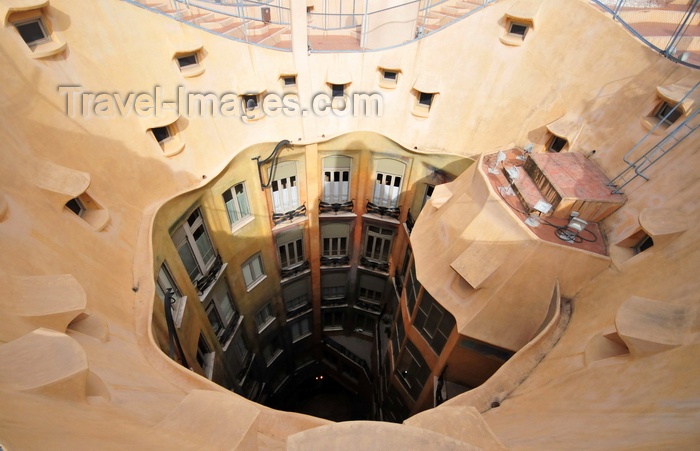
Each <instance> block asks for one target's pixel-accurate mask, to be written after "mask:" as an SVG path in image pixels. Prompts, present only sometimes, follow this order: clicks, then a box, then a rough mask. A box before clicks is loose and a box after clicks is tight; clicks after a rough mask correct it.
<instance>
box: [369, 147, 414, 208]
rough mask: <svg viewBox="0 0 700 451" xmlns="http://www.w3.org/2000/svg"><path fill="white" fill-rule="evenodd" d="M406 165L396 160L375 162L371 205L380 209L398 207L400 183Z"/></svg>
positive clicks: (385, 159) (386, 159)
mask: <svg viewBox="0 0 700 451" xmlns="http://www.w3.org/2000/svg"><path fill="white" fill-rule="evenodd" d="M405 170H406V164H405V163H402V162H400V161H398V160H392V159H389V158H381V159H378V160H377V161H376V171H375V172H376V175H375V184H374V192H373V194H372V203H374V204H376V205H378V206H380V207H389V208H396V207H398V206H399V195H400V194H401V183H402V180H403V176H404V172H405Z"/></svg>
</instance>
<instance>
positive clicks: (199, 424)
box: [156, 390, 259, 449]
mask: <svg viewBox="0 0 700 451" xmlns="http://www.w3.org/2000/svg"><path fill="white" fill-rule="evenodd" d="M258 414H259V410H258V409H256V408H255V407H253V406H252V405H251V404H250V403H249V402H247V401H244V400H241V399H239V398H236V397H234V396H222V395H221V393H217V392H215V391H207V390H192V391H191V392H190V393H189V394H188V395H187V397H185V399H184V400H183V401H182V402H181V403H180V404H179V405H178V406H177V407H176V408H175V410H173V411H172V412H171V413H170V414H169V415H168V416H167V417H166V418H165V419H164V420H163V421H161V422H160V423H158V425H157V426H156V429H159V430H164V431H167V432H168V434H171V435H179V434H181V435H182V436H183V438H185V439H188V440H192V438H193V437H201V443H206V444H207V447H213V448H222V449H223V448H227V449H255V448H256V440H257V422H258Z"/></svg>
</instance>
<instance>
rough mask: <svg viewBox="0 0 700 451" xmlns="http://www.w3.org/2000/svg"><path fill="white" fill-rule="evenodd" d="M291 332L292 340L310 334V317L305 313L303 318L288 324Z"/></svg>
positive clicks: (297, 339)
mask: <svg viewBox="0 0 700 451" xmlns="http://www.w3.org/2000/svg"><path fill="white" fill-rule="evenodd" d="M289 330H290V331H291V333H292V342H296V341H299V340H301V339H302V338H306V337H308V336H309V335H311V318H310V317H309V316H308V315H306V316H305V317H304V318H302V319H300V320H298V321H294V322H293V323H290V324H289Z"/></svg>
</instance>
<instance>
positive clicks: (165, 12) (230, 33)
mask: <svg viewBox="0 0 700 451" xmlns="http://www.w3.org/2000/svg"><path fill="white" fill-rule="evenodd" d="M123 1H125V2H127V3H131V4H132V5H135V6H138V7H140V8H143V9H146V10H149V11H151V12H153V13H156V14H160V15H162V16H167V17H170V18H172V19H175V20H177V21H178V22H182V23H185V24H187V25H190V26H192V27H195V28H199V29H200V30H204V31H206V32H208V33H212V34H216V35H218V36H221V37H223V38H226V39H230V40H232V41H238V42H245V43H247V44H253V45H256V46H259V47H264V48H269V49H275V50H280V51H286V52H290V51H291V48H286V47H279V46H276V44H277V43H278V42H277V41H275V39H277V37H280V39H281V35H282V33H284V32H285V31H289V29H290V27H291V23H290V19H291V14H290V11H289V8H288V7H284V6H281V5H274V4H273V3H272V2H270V3H265V2H257V1H254V0H237V1H235V2H229V1H224V0H222V2H217V1H213V0H162V1H158V0H123ZM278 1H282V0H278ZM263 7H265V8H270V17H269V20H266V18H265V15H264V13H263V11H262V8H263ZM258 8H260V9H258ZM273 8H274V9H273ZM273 11H274V13H273ZM258 12H259V13H258ZM270 26H274V27H275V29H274V30H273V29H272V28H271V27H270Z"/></svg>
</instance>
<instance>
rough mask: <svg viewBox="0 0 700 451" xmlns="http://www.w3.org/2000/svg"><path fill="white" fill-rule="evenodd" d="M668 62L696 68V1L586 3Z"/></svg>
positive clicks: (699, 45) (699, 36)
mask: <svg viewBox="0 0 700 451" xmlns="http://www.w3.org/2000/svg"><path fill="white" fill-rule="evenodd" d="M590 2H591V3H593V4H594V5H596V6H597V7H599V8H600V9H601V10H603V11H604V12H606V13H608V14H610V15H611V17H612V19H613V20H616V21H618V22H620V24H622V26H624V27H625V28H626V29H627V30H628V31H629V32H630V33H632V34H633V35H634V36H636V37H637V38H638V39H640V40H641V41H642V42H644V43H645V44H646V45H648V46H649V47H651V48H652V49H654V50H656V51H658V52H659V53H661V54H662V55H664V56H666V57H667V58H668V59H670V60H672V61H675V62H677V63H680V64H683V65H685V66H689V67H695V68H700V16H698V14H697V13H698V8H699V7H700V0H689V1H688V2H686V3H685V4H683V3H681V2H676V1H671V0H590Z"/></svg>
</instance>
